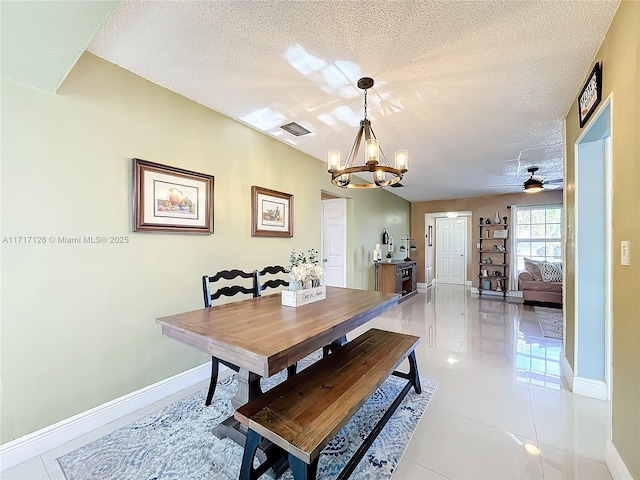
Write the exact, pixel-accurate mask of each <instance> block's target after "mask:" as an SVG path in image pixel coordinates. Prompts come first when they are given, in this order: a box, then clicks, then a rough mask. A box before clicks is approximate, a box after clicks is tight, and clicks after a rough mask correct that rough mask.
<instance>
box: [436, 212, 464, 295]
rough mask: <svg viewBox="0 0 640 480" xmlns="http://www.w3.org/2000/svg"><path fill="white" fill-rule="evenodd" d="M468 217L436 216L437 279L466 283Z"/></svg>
mask: <svg viewBox="0 0 640 480" xmlns="http://www.w3.org/2000/svg"><path fill="white" fill-rule="evenodd" d="M466 280H467V219H466V217H459V218H436V281H437V282H438V283H451V284H455V285H466V283H467V282H466Z"/></svg>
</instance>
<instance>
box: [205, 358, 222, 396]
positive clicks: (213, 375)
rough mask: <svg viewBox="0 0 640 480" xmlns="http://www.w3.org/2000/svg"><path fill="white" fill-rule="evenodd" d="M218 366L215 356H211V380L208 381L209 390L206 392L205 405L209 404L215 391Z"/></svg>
mask: <svg viewBox="0 0 640 480" xmlns="http://www.w3.org/2000/svg"><path fill="white" fill-rule="evenodd" d="M218 367H219V362H218V359H217V358H216V357H211V381H210V382H209V391H208V392H207V399H206V400H205V402H204V404H205V405H211V400H212V399H213V394H214V393H216V384H217V383H218Z"/></svg>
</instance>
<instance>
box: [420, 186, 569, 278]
mask: <svg viewBox="0 0 640 480" xmlns="http://www.w3.org/2000/svg"><path fill="white" fill-rule="evenodd" d="M551 203H560V204H561V203H562V190H549V191H542V192H540V193H535V194H531V193H513V194H506V195H487V196H484V197H472V198H457V199H454V200H436V201H431V202H415V203H412V204H411V236H412V237H414V238H415V239H416V247H417V248H418V251H417V252H415V254H414V253H412V254H411V258H412V260H416V261H417V262H418V282H424V281H425V267H426V266H427V267H428V266H432V267H433V268H434V270H433V275H434V278H435V276H436V269H435V249H436V242H435V218H434V217H433V216H429V219H428V220H427V221H429V222H430V223H431V225H433V231H434V242H433V246H432V247H428V248H427V251H426V254H425V240H426V239H425V231H426V225H428V223H425V214H430V213H442V212H452V211H456V212H461V211H469V212H471V214H472V217H471V220H470V221H469V223H468V224H467V242H468V245H469V246H470V253H471V256H470V257H468V258H467V280H471V283H472V285H473V286H474V287H477V286H478V249H477V248H475V245H476V242H477V239H478V235H479V233H478V222H479V220H480V217H484V218H487V217H489V218H490V219H491V221H493V218H494V217H495V215H496V212H499V214H500V217H501V218H502V217H505V216H506V217H508V220H507V221H508V223H509V224H511V213H510V212H511V211H510V210H509V209H507V206H508V205H547V204H551ZM425 257H426V258H425ZM509 263H511V262H510V260H509Z"/></svg>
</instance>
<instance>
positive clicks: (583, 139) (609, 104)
mask: <svg viewBox="0 0 640 480" xmlns="http://www.w3.org/2000/svg"><path fill="white" fill-rule="evenodd" d="M605 112H608V117H609V118H608V132H609V135H608V138H609V140H608V142H607V141H605V150H607V151H605V154H604V159H603V162H604V174H605V178H603V179H602V181H603V184H604V185H603V188H604V196H605V217H606V218H607V219H610V218H611V217H612V214H613V189H612V185H611V179H612V178H613V128H612V121H613V93H611V94H610V95H609V97H607V99H606V100H605V101H604V102H603V103H602V106H601V107H600V108H599V110H598V112H597V114H596V115H594V117H593V118H592V119H591V121H590V122H589V125H588V126H587V128H585V130H584V131H583V132H582V134H581V135H580V136H579V137H578V139H577V140H576V142H575V144H574V145H573V148H574V162H575V172H574V178H576V179H577V178H578V169H579V168H580V158H579V157H580V148H579V146H580V144H583V143H587V142H590V141H595V140H597V139H595V140H592V139H590V136H593V134H594V130H593V129H594V127H595V126H596V125H597V126H599V124H598V121H599V120H600V118H601V116H602V115H603V113H605ZM596 133H597V132H596ZM599 138H600V139H602V140H604V139H605V138H606V136H601V137H599ZM580 195H581V190H580V185H579V184H578V182H576V183H575V212H574V218H575V231H576V234H575V236H576V246H575V276H576V281H575V288H574V295H575V298H574V303H576V304H577V301H578V298H579V288H580V282H579V281H578V279H579V278H580V263H581V261H587V259H580V258H579V257H578V242H579V241H580V239H579V232H580V221H579V218H578V209H579V208H580V205H579V198H580ZM604 230H605V251H604V262H605V265H604V272H605V275H604V279H605V285H604V291H603V296H604V314H605V318H604V377H605V378H604V384H605V385H604V389H602V388H599V385H598V382H597V381H591V382H590V381H589V379H584V378H581V377H580V370H579V355H578V354H579V349H580V342H579V335H578V333H579V329H580V312H579V309H578V308H577V307H576V308H575V309H574V312H575V318H574V322H575V323H574V351H573V369H574V371H573V379H572V384H573V385H572V387H573V388H572V391H573V392H574V393H579V394H581V395H585V396H589V397H593V398H599V399H601V400H607V401H611V397H612V392H613V387H612V384H613V378H612V374H613V368H612V362H613V355H612V348H613V343H612V342H613V335H612V330H613V324H612V323H613V312H612V305H613V302H612V300H613V299H612V294H613V292H612V284H613V278H612V275H613V231H612V226H611V222H607V221H605V222H604ZM565 321H566V319H565Z"/></svg>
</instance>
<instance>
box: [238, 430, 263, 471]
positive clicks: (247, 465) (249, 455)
mask: <svg viewBox="0 0 640 480" xmlns="http://www.w3.org/2000/svg"><path fill="white" fill-rule="evenodd" d="M261 441H262V436H261V435H259V434H257V433H256V432H254V431H253V430H251V429H249V430H248V431H247V439H246V440H245V443H244V453H243V454H242V465H241V466H240V477H239V479H240V480H253V479H255V478H258V477H257V476H256V470H255V469H254V468H253V457H254V456H255V454H256V450H257V449H258V445H260V442H261Z"/></svg>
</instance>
